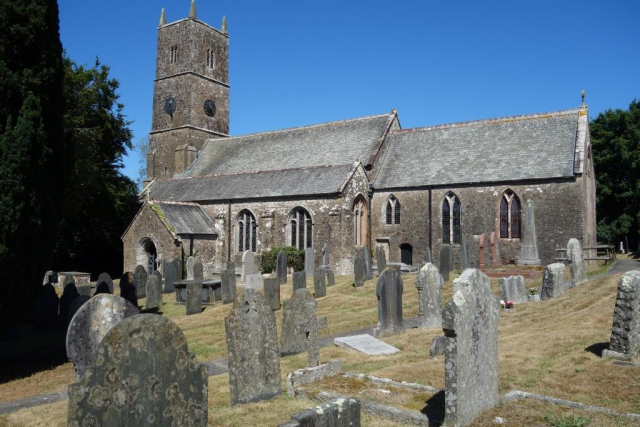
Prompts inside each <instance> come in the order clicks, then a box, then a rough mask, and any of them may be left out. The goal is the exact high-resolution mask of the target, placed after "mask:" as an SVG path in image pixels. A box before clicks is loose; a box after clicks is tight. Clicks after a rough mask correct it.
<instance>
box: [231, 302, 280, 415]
mask: <svg viewBox="0 0 640 427" xmlns="http://www.w3.org/2000/svg"><path fill="white" fill-rule="evenodd" d="M225 331H226V337H227V355H228V360H229V386H230V389H231V405H236V404H238V403H249V402H258V401H260V400H265V399H271V398H272V397H275V396H278V395H280V394H282V383H281V380H280V349H279V348H278V337H277V330H276V317H275V314H274V312H273V311H272V310H271V308H270V307H269V306H268V305H267V304H266V303H265V301H264V297H263V296H262V294H261V293H260V291H258V290H255V289H246V290H245V291H244V292H240V294H239V295H238V297H237V298H236V300H235V301H234V303H233V308H232V309H231V313H230V314H229V316H227V318H226V319H225Z"/></svg>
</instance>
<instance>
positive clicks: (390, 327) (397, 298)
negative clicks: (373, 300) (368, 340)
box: [373, 268, 404, 338]
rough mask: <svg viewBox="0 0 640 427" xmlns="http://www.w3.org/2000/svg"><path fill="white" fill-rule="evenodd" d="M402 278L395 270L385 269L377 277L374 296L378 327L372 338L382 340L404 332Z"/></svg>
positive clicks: (374, 330)
mask: <svg viewBox="0 0 640 427" xmlns="http://www.w3.org/2000/svg"><path fill="white" fill-rule="evenodd" d="M402 292H403V285H402V278H401V277H400V270H398V269H397V268H387V269H386V270H384V271H383V272H382V274H381V275H380V277H378V284H377V285H376V296H377V297H378V326H377V327H376V328H374V329H373V336H374V337H376V338H383V337H386V336H389V335H395V334H401V333H403V332H404V319H403V317H402Z"/></svg>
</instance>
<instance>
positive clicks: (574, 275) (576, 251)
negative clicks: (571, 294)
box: [567, 239, 587, 286]
mask: <svg viewBox="0 0 640 427" xmlns="http://www.w3.org/2000/svg"><path fill="white" fill-rule="evenodd" d="M567 258H568V259H569V270H570V271H571V282H572V284H573V286H576V285H581V284H583V283H584V282H586V281H587V270H586V267H585V264H584V258H583V257H582V245H581V244H580V241H579V240H578V239H569V243H568V244H567Z"/></svg>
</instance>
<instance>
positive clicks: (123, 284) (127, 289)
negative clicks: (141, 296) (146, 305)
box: [120, 271, 138, 307]
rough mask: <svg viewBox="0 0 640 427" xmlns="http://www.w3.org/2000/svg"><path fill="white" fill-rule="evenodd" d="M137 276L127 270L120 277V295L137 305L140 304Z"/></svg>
mask: <svg viewBox="0 0 640 427" xmlns="http://www.w3.org/2000/svg"><path fill="white" fill-rule="evenodd" d="M134 282H135V276H134V275H133V273H132V272H130V271H127V272H126V273H124V274H123V275H122V277H121V278H120V296H121V297H122V298H124V299H126V300H127V301H129V302H130V303H131V304H133V305H134V306H135V307H137V306H138V293H137V290H136V286H135V284H134Z"/></svg>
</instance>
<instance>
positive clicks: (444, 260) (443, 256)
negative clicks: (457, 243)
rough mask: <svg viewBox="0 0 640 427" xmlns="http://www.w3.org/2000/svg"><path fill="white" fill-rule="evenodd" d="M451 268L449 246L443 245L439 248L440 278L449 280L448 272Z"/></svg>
mask: <svg viewBox="0 0 640 427" xmlns="http://www.w3.org/2000/svg"><path fill="white" fill-rule="evenodd" d="M452 268H453V258H452V254H451V247H450V246H449V245H444V246H442V247H441V248H440V274H441V275H442V279H443V280H444V281H445V282H446V281H448V280H449V273H451V269H452Z"/></svg>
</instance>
